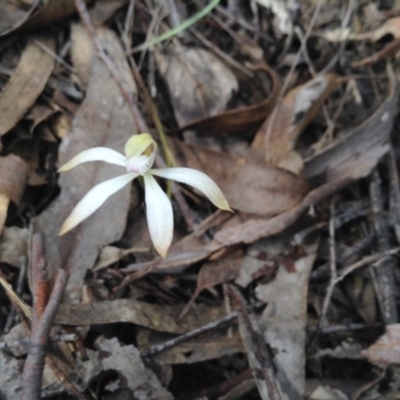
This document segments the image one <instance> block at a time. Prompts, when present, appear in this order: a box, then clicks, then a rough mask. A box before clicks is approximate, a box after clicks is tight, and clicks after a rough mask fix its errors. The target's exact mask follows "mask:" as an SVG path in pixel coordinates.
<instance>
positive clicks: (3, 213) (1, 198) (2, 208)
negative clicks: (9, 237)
mask: <svg viewBox="0 0 400 400" xmlns="http://www.w3.org/2000/svg"><path fill="white" fill-rule="evenodd" d="M9 204H10V198H9V197H8V196H7V195H6V194H5V193H1V191H0V235H1V234H2V233H3V229H4V224H5V223H6V219H7V211H8V206H9Z"/></svg>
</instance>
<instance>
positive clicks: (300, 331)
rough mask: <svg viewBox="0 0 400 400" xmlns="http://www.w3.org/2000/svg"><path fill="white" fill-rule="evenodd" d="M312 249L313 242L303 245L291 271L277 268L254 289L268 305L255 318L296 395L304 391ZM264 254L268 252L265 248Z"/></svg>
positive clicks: (312, 262)
mask: <svg viewBox="0 0 400 400" xmlns="http://www.w3.org/2000/svg"><path fill="white" fill-rule="evenodd" d="M272 244H273V243H272ZM273 245H274V244H273ZM287 247H289V246H287ZM316 250H317V242H316V243H314V244H312V245H309V246H307V249H306V254H307V255H306V256H305V257H300V258H298V259H297V260H295V261H294V268H295V271H294V272H288V271H287V270H286V268H285V267H284V266H282V265H281V266H280V268H279V270H278V273H277V276H276V278H275V279H274V280H273V281H272V282H270V283H268V284H266V285H259V286H258V287H257V289H256V294H257V297H258V298H259V299H260V300H261V301H262V302H265V303H267V304H268V305H267V308H266V309H265V310H264V312H263V314H262V315H261V317H260V319H259V323H260V325H261V326H263V327H265V331H264V333H263V334H264V338H265V341H266V343H268V344H269V345H270V346H271V347H272V348H273V349H275V353H276V354H275V357H276V361H277V365H279V367H278V369H280V368H281V369H282V370H283V371H284V375H285V376H286V377H287V379H288V381H289V382H290V383H291V385H292V388H291V390H294V391H295V392H297V393H298V394H300V395H302V394H303V393H304V389H305V360H306V358H305V344H306V325H307V293H308V281H309V276H310V272H311V269H312V267H313V265H314V260H315V256H316ZM265 251H266V252H267V253H268V246H266V249H265ZM286 389H289V388H286ZM289 393H290V392H289ZM289 398H290V399H292V398H295V397H294V396H289Z"/></svg>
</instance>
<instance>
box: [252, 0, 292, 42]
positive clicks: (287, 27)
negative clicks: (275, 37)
mask: <svg viewBox="0 0 400 400" xmlns="http://www.w3.org/2000/svg"><path fill="white" fill-rule="evenodd" d="M256 1H257V3H258V4H260V5H262V6H264V7H266V8H268V9H270V10H271V12H272V13H273V14H274V17H275V19H276V21H275V22H276V26H277V28H278V29H279V32H280V33H281V34H284V35H290V34H291V33H292V32H293V21H292V17H291V16H290V13H289V9H288V4H287V3H288V2H286V1H281V0H256Z"/></svg>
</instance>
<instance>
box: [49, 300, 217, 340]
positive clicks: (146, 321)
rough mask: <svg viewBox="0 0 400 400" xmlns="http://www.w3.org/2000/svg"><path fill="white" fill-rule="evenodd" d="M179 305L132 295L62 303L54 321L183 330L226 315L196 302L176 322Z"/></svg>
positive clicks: (164, 330) (189, 329)
mask: <svg viewBox="0 0 400 400" xmlns="http://www.w3.org/2000/svg"><path fill="white" fill-rule="evenodd" d="M181 309H182V307H181V306H180V305H177V306H167V305H165V304H163V305H159V304H150V303H145V302H143V301H137V300H134V299H119V300H113V301H100V302H97V303H91V304H76V305H72V304H61V306H60V308H59V311H58V314H57V318H56V322H57V323H59V324H62V325H93V324H96V325H97V324H111V323H115V322H130V323H132V324H136V325H141V326H144V327H146V328H151V329H154V330H157V331H163V332H170V333H185V332H188V331H191V330H193V329H195V328H198V327H200V326H203V325H206V324H207V323H209V322H211V321H215V320H217V319H219V318H222V317H224V316H225V309H224V307H223V306H220V307H208V306H205V305H204V304H198V305H197V306H196V308H194V309H193V310H192V312H191V313H190V314H188V315H187V316H186V317H185V318H183V319H182V320H181V321H179V323H178V322H177V321H176V318H177V316H178V315H179V312H180V311H181Z"/></svg>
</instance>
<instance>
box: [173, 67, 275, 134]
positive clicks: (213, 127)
mask: <svg viewBox="0 0 400 400" xmlns="http://www.w3.org/2000/svg"><path fill="white" fill-rule="evenodd" d="M254 71H259V72H260V73H262V74H264V73H265V74H266V75H267V77H268V78H269V80H270V81H271V92H270V94H269V96H268V97H267V98H266V99H265V100H263V101H262V102H260V103H258V104H253V105H250V106H246V107H240V108H238V109H234V110H228V111H225V112H223V113H221V114H219V115H215V116H213V117H209V118H202V119H200V120H197V121H193V122H191V123H190V124H188V125H185V126H183V127H181V128H180V129H178V130H177V131H176V132H181V131H185V130H195V131H197V132H200V133H201V135H202V136H210V135H216V136H220V135H221V134H222V133H236V132H243V131H248V130H252V129H254V128H258V127H259V125H260V124H261V123H262V122H263V121H264V120H265V118H266V117H267V116H268V114H269V113H270V111H271V110H272V109H273V107H274V106H275V101H276V99H277V98H278V96H279V93H280V90H281V83H280V80H279V76H278V75H277V74H276V73H275V71H274V70H273V69H272V68H270V67H269V66H268V65H267V64H262V65H259V66H257V67H254Z"/></svg>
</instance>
